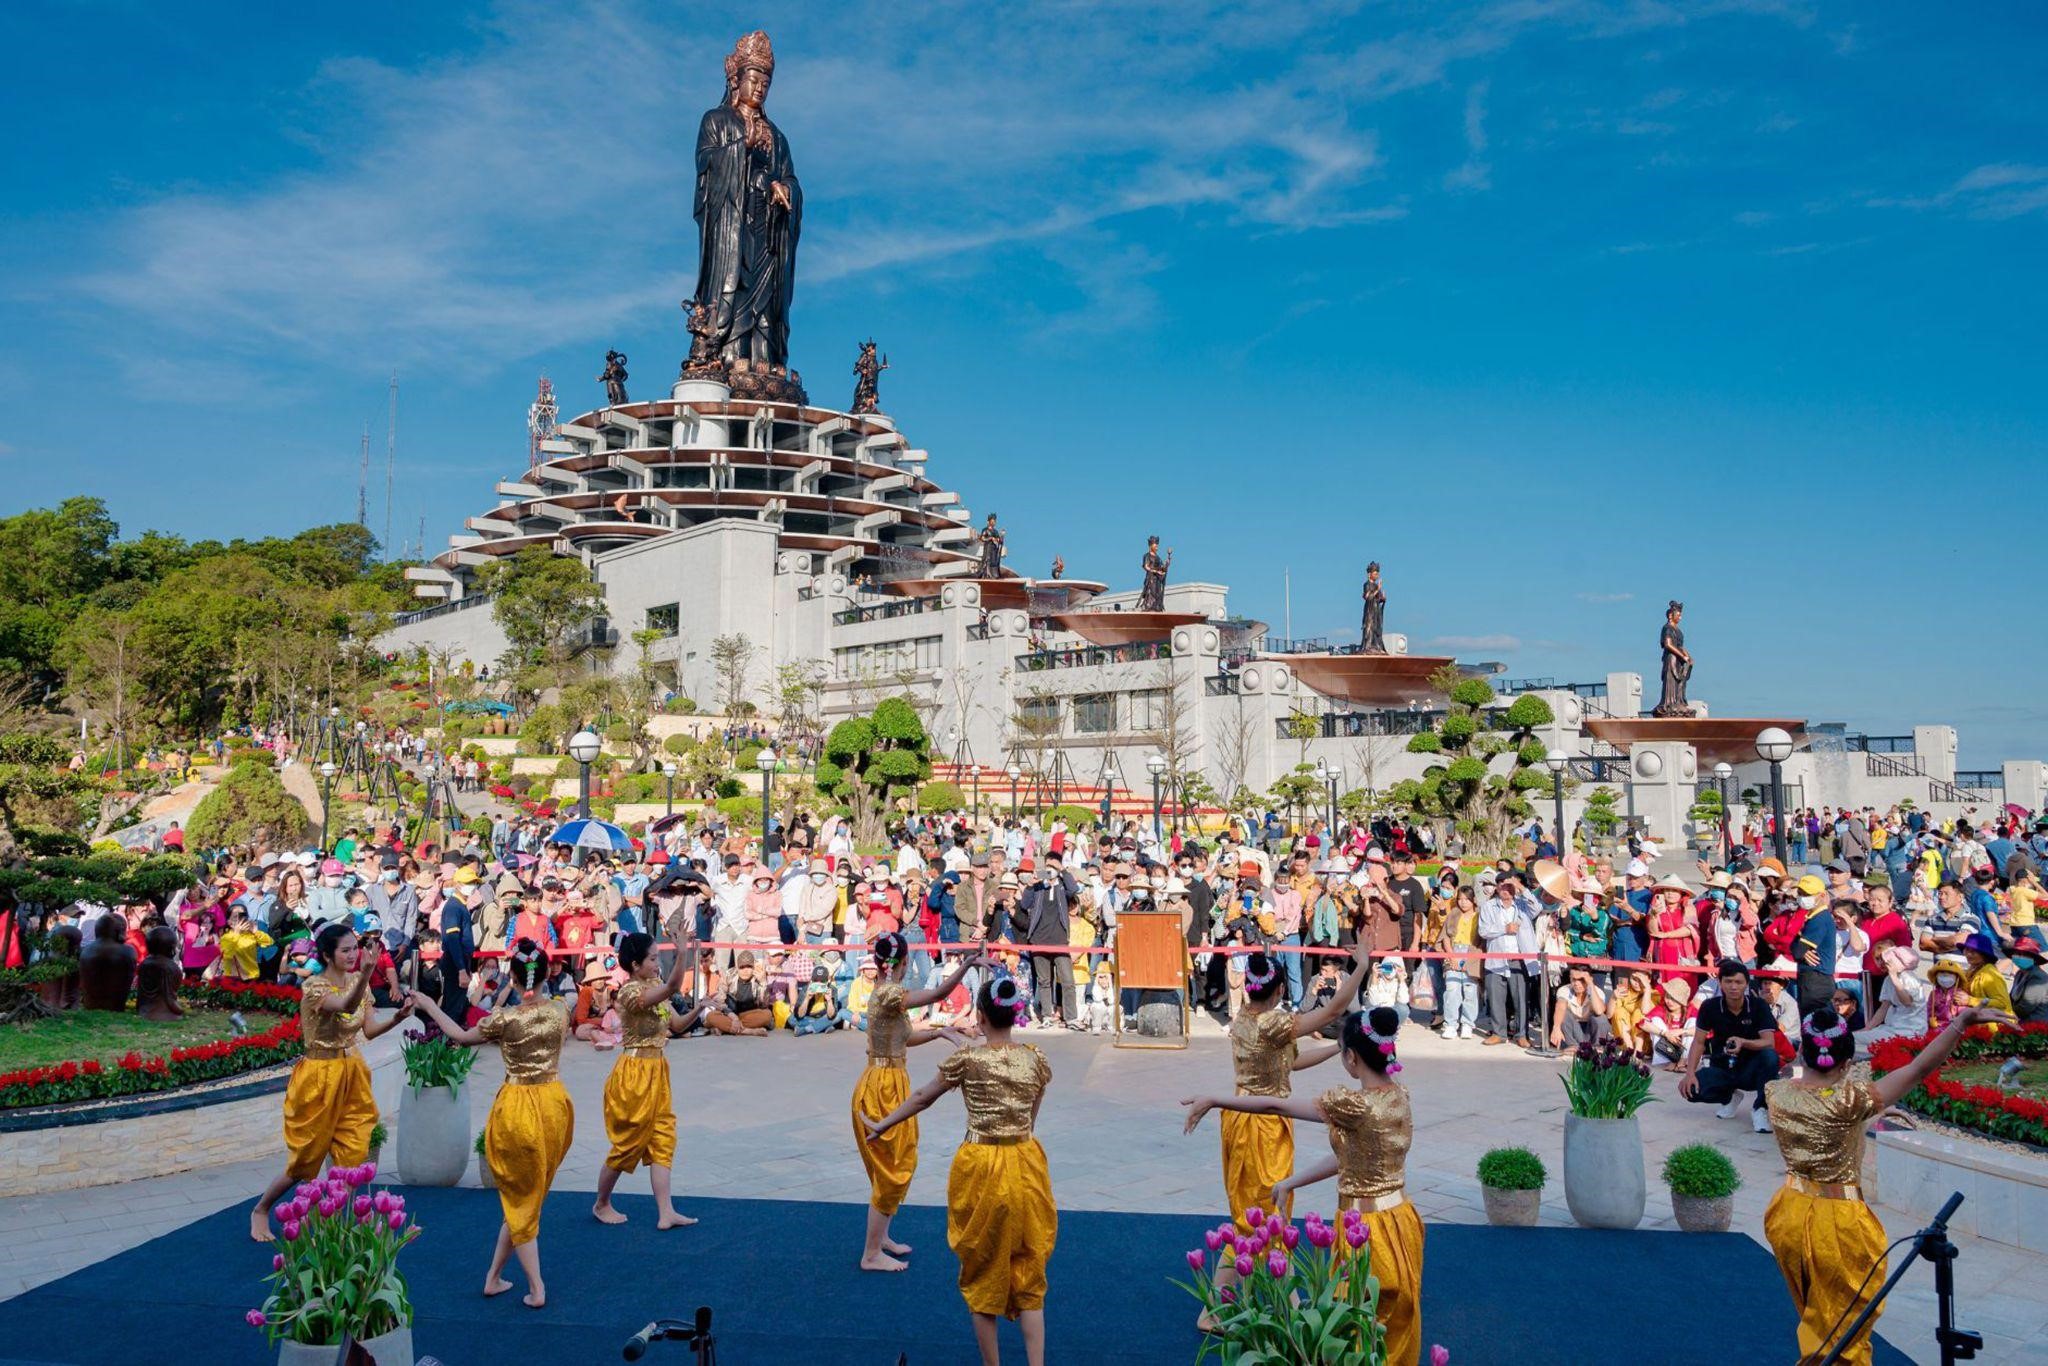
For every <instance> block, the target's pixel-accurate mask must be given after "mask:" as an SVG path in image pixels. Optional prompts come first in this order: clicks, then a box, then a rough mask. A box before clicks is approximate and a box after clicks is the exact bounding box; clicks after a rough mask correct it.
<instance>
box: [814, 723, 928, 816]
mask: <svg viewBox="0 0 2048 1366" xmlns="http://www.w3.org/2000/svg"><path fill="white" fill-rule="evenodd" d="M930 746H931V741H930V738H929V737H928V736H927V735H926V734H925V729H924V722H923V721H921V720H920V719H919V718H918V715H917V708H916V707H914V706H912V705H911V704H910V699H909V698H907V697H887V698H884V699H882V701H881V702H879V703H878V704H876V706H875V710H874V712H873V714H872V715H869V716H851V717H848V718H847V719H846V720H844V721H841V722H840V723H839V724H838V725H836V726H834V727H833V728H832V732H831V734H829V735H827V736H826V737H825V757H824V759H823V760H822V761H821V762H820V763H819V764H818V770H817V774H816V782H817V787H818V791H820V792H821V793H823V794H824V795H825V796H827V797H829V798H832V799H834V800H836V801H841V802H844V803H845V804H846V805H847V806H848V807H849V808H851V809H852V811H853V831H854V840H855V842H856V843H860V844H873V843H875V842H877V841H878V840H879V839H880V838H881V837H882V833H883V827H884V824H885V822H886V819H887V816H888V812H889V809H890V807H891V805H892V804H893V803H894V801H895V800H896V798H898V797H900V796H907V795H908V794H909V793H910V792H911V790H912V789H914V788H915V787H916V786H917V784H919V783H921V782H923V781H924V780H925V779H926V778H929V777H930V776H931V771H932V769H931V755H930Z"/></svg>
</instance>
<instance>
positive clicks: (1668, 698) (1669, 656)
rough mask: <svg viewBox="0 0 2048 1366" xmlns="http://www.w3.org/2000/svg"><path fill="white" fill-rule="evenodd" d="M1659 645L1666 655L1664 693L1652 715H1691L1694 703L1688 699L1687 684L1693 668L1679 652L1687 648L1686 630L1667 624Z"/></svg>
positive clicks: (1660, 635)
mask: <svg viewBox="0 0 2048 1366" xmlns="http://www.w3.org/2000/svg"><path fill="white" fill-rule="evenodd" d="M1658 645H1659V647H1660V648H1661V649H1662V651H1663V655H1664V677H1663V679H1662V680H1661V681H1662V683H1663V695H1662V696H1661V697H1659V698H1658V699H1657V705H1656V707H1655V708H1653V709H1652V710H1651V713H1650V714H1651V715H1652V716H1690V715H1692V704H1691V703H1690V702H1688V701H1686V698H1685V685H1686V681H1687V680H1688V679H1689V678H1690V677H1691V676H1692V669H1691V667H1690V666H1689V665H1687V664H1686V663H1685V661H1684V660H1682V659H1680V658H1679V656H1678V652H1679V651H1680V650H1683V649H1684V648H1685V632H1683V631H1681V630H1679V629H1678V628H1677V627H1676V626H1673V625H1670V624H1669V623H1666V624H1665V627H1664V629H1663V631H1661V632H1660V633H1659V634H1658Z"/></svg>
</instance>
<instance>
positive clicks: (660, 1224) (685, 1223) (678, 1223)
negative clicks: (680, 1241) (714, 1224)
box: [654, 1210, 697, 1228]
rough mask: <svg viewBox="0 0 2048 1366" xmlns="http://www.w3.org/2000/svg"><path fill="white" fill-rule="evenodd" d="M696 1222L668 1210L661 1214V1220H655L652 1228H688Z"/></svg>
mask: <svg viewBox="0 0 2048 1366" xmlns="http://www.w3.org/2000/svg"><path fill="white" fill-rule="evenodd" d="M696 1222H697V1221H696V1220H695V1219H692V1218H691V1217H690V1216H689V1215H687V1214H677V1213H676V1212H675V1211H674V1210H668V1211H666V1212H665V1213H663V1214H662V1216H661V1218H659V1219H657V1220H655V1222H654V1226H655V1227H656V1228H688V1227H689V1226H690V1225H692V1224H694V1223H696Z"/></svg>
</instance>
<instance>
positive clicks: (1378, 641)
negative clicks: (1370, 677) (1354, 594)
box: [1358, 560, 1387, 655]
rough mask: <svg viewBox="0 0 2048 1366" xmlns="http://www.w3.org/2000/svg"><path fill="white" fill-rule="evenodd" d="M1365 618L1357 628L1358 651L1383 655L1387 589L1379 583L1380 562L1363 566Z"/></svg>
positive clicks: (1363, 653)
mask: <svg viewBox="0 0 2048 1366" xmlns="http://www.w3.org/2000/svg"><path fill="white" fill-rule="evenodd" d="M1362 596H1363V597H1364V598H1365V618H1364V620H1363V621H1362V622H1361V623H1360V624H1359V628H1358V634H1359V639H1358V652H1359V653H1360V654H1362V655H1383V654H1385V653H1386V652H1387V590H1386V587H1385V585H1383V584H1381V583H1380V562H1379V561H1378V560H1374V561H1373V562H1372V563H1371V564H1369V565H1367V566H1366V567H1365V589H1364V591H1363V594H1362Z"/></svg>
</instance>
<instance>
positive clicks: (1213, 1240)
mask: <svg viewBox="0 0 2048 1366" xmlns="http://www.w3.org/2000/svg"><path fill="white" fill-rule="evenodd" d="M1202 1241H1203V1242H1204V1243H1207V1244H1208V1245H1209V1250H1210V1251H1211V1252H1214V1251H1215V1250H1216V1249H1217V1248H1219V1247H1222V1246H1223V1235H1222V1234H1221V1233H1219V1232H1217V1231H1216V1230H1215V1229H1213V1228H1212V1229H1210V1230H1209V1231H1208V1232H1207V1233H1205V1234H1203V1235H1202Z"/></svg>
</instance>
